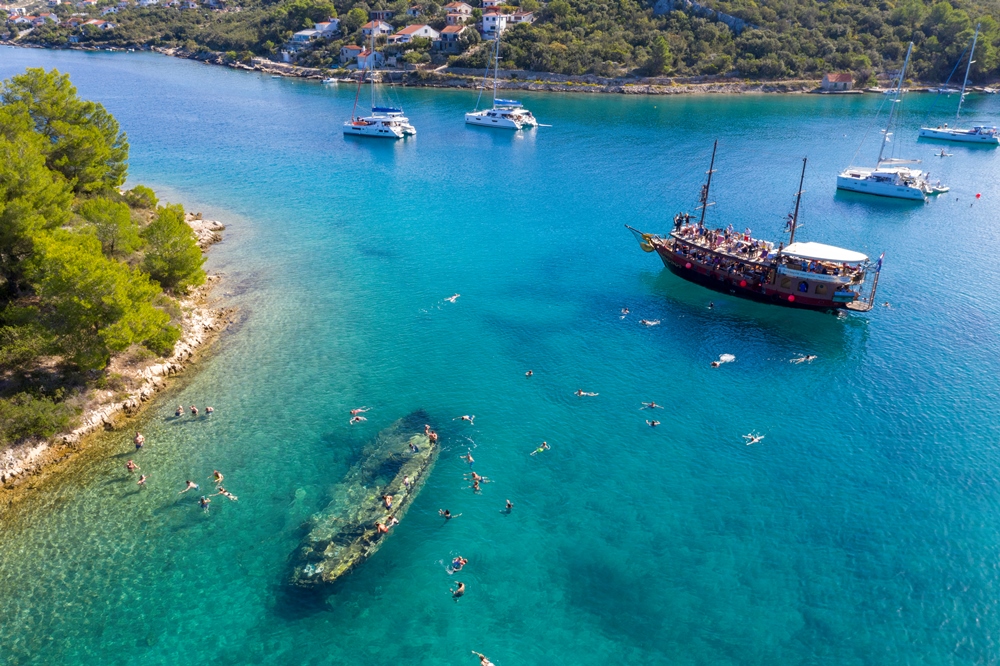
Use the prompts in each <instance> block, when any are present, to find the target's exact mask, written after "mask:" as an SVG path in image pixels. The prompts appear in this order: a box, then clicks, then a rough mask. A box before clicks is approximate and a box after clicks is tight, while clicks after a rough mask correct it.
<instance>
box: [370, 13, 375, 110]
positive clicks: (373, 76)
mask: <svg viewBox="0 0 1000 666" xmlns="http://www.w3.org/2000/svg"><path fill="white" fill-rule="evenodd" d="M369 55H370V57H371V59H372V73H371V80H372V110H373V111H374V110H375V28H374V26H373V27H372V52H371V53H370V54H369Z"/></svg>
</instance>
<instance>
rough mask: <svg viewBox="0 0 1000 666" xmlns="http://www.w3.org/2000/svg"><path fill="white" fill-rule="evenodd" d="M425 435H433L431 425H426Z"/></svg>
mask: <svg viewBox="0 0 1000 666" xmlns="http://www.w3.org/2000/svg"><path fill="white" fill-rule="evenodd" d="M424 434H425V435H427V436H430V434H431V427H430V426H429V425H427V424H426V423H425V424H424Z"/></svg>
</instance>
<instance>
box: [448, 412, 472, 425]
mask: <svg viewBox="0 0 1000 666" xmlns="http://www.w3.org/2000/svg"><path fill="white" fill-rule="evenodd" d="M452 421H468V422H469V423H470V424H472V425H476V423H475V421H476V415H475V414H473V415H472V416H469V415H468V414H463V415H462V416H456V417H455V418H453V419H452Z"/></svg>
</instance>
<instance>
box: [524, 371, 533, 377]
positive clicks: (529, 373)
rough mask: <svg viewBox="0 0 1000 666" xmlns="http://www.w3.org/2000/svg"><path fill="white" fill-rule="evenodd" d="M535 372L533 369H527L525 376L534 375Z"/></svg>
mask: <svg viewBox="0 0 1000 666" xmlns="http://www.w3.org/2000/svg"><path fill="white" fill-rule="evenodd" d="M534 374H535V373H534V371H533V370H528V371H527V372H526V373H524V376H525V377H531V376H532V375H534Z"/></svg>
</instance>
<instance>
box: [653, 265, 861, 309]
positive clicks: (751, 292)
mask: <svg viewBox="0 0 1000 666" xmlns="http://www.w3.org/2000/svg"><path fill="white" fill-rule="evenodd" d="M657 254H659V255H660V259H662V260H663V265H664V266H666V267H667V268H669V269H670V272H671V273H673V274H674V275H676V276H677V277H679V278H682V279H684V280H687V281H688V282H694V283H695V284H699V285H701V286H703V287H708V288H709V289H711V290H713V291H717V292H720V293H723V294H730V295H732V296H737V297H739V298H746V299H748V300H751V301H757V302H758V303H770V304H772V305H783V306H785V307H786V308H796V309H799V310H816V311H820V312H827V311H830V310H837V309H841V308H845V307H847V306H846V304H842V303H831V302H829V301H820V302H815V301H816V300H818V299H806V298H802V297H797V298H795V300H794V301H789V300H788V297H787V296H783V295H781V294H768V293H766V292H764V291H763V290H760V289H757V288H752V287H741V286H740V285H739V282H733V281H731V280H728V279H721V280H720V279H719V278H717V277H716V276H714V275H711V274H708V275H706V274H704V273H701V272H699V271H698V270H696V269H695V268H694V267H693V266H692V268H685V267H684V266H683V265H679V264H677V263H675V262H674V261H671V259H670V256H669V255H666V256H664V254H662V253H660V252H657ZM810 301H812V302H810Z"/></svg>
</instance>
